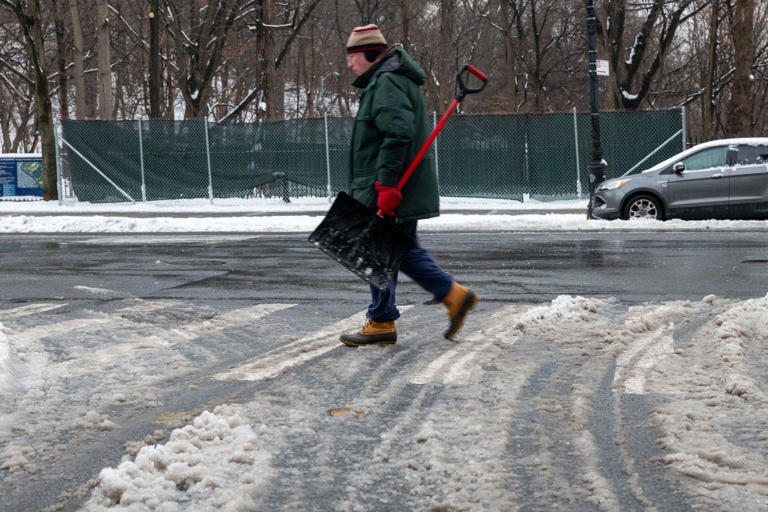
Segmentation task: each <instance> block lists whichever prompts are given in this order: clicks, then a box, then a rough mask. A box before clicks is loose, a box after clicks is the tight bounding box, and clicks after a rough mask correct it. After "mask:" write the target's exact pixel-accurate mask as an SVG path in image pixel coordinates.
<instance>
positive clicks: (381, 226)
mask: <svg viewBox="0 0 768 512" xmlns="http://www.w3.org/2000/svg"><path fill="white" fill-rule="evenodd" d="M465 72H469V73H472V74H473V75H474V76H475V77H477V78H478V79H479V80H480V81H481V84H480V85H479V86H478V87H467V86H466V85H464V80H463V79H462V74H463V73H465ZM457 82H458V84H459V92H458V94H457V95H456V98H454V100H453V101H452V102H451V104H450V106H449V107H448V109H447V110H446V111H445V114H443V117H442V118H441V119H440V122H438V123H437V126H435V129H434V130H432V133H430V134H429V137H427V140H426V141H425V142H424V145H423V146H422V147H421V149H420V150H419V152H418V154H417V155H416V157H415V158H414V159H413V161H412V162H411V163H410V165H409V166H408V168H407V169H406V171H405V172H404V173H403V175H402V177H401V178H400V181H399V182H398V183H397V188H398V190H402V189H403V186H404V185H405V183H406V182H407V181H408V178H410V177H411V174H413V171H414V170H416V167H417V166H418V165H419V163H420V162H421V159H422V158H424V155H425V154H426V153H427V151H428V150H429V147H430V146H431V145H432V142H433V141H434V140H435V137H437V134H438V133H440V131H441V130H442V129H443V126H445V123H446V121H448V118H449V117H451V114H453V112H454V111H455V110H456V107H457V106H458V105H459V103H461V100H463V99H464V96H466V95H467V94H472V93H476V92H480V91H482V90H483V88H484V87H485V84H486V83H487V82H488V79H487V78H486V76H485V75H484V74H483V73H482V72H480V71H479V70H478V69H477V68H474V67H472V66H470V65H467V64H465V65H464V67H462V68H461V70H460V71H459V73H458V75H457ZM309 241H310V242H311V243H313V244H315V245H316V246H317V247H318V248H319V249H320V250H321V251H323V252H324V253H326V254H327V255H328V256H330V257H331V258H332V259H335V260H336V261H338V262H339V263H341V264H342V265H343V266H345V267H346V268H348V269H349V270H351V271H352V272H354V273H355V274H357V275H358V276H359V277H360V278H361V279H363V280H364V281H367V282H368V283H370V284H371V285H373V286H375V287H376V288H378V289H379V290H385V289H386V288H387V286H388V285H389V282H390V281H391V280H392V274H394V271H395V269H396V268H398V267H399V266H400V263H401V262H402V261H403V258H404V257H405V255H406V254H407V253H408V251H410V250H411V248H413V245H414V243H415V242H414V241H413V239H412V238H411V237H409V236H408V235H406V234H405V233H403V232H402V231H401V230H400V227H399V226H398V225H397V223H396V222H394V221H393V220H392V219H390V218H387V217H383V216H380V215H378V214H377V212H375V211H374V210H372V209H370V208H368V207H367V206H365V205H364V204H362V203H360V202H359V201H357V200H356V199H354V198H353V197H352V196H350V195H349V194H346V193H344V192H340V193H339V195H338V196H336V200H335V201H334V202H333V204H332V205H331V208H330V210H328V214H327V215H326V216H325V218H324V219H323V221H322V222H321V223H320V225H318V226H317V228H316V229H315V230H314V231H313V232H312V234H310V235H309Z"/></svg>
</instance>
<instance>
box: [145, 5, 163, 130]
mask: <svg viewBox="0 0 768 512" xmlns="http://www.w3.org/2000/svg"><path fill="white" fill-rule="evenodd" d="M159 10H160V0H150V3H149V13H148V14H147V17H148V19H149V117H150V118H151V119H157V118H159V117H160V111H161V108H160V107H161V96H160V95H161V90H160V88H161V83H160V80H161V76H160V13H159Z"/></svg>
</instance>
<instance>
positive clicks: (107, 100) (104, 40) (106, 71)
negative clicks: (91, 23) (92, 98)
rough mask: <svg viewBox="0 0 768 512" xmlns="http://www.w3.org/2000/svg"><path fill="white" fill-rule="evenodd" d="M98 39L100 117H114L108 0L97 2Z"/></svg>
mask: <svg viewBox="0 0 768 512" xmlns="http://www.w3.org/2000/svg"><path fill="white" fill-rule="evenodd" d="M96 31H97V33H96V34H97V35H96V40H97V47H98V54H99V118H101V119H112V69H111V67H110V66H111V64H112V53H111V51H110V37H109V11H108V10H107V0H98V2H97V4H96Z"/></svg>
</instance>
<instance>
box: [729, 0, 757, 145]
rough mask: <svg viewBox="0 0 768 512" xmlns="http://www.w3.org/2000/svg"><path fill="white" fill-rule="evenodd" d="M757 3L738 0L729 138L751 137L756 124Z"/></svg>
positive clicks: (734, 29) (735, 17)
mask: <svg viewBox="0 0 768 512" xmlns="http://www.w3.org/2000/svg"><path fill="white" fill-rule="evenodd" d="M754 12H755V4H754V0H737V2H736V8H735V11H734V16H733V27H732V34H733V47H734V51H735V60H736V72H735V74H734V77H733V86H732V87H731V99H730V102H729V103H728V120H727V121H726V125H725V126H726V134H727V136H728V137H748V136H750V135H751V131H752V123H751V119H750V117H751V112H752V80H753V78H752V62H753V58H754V55H753V53H754V50H753V48H754V43H753V39H752V38H753V35H752V24H753V23H752V20H753V18H754Z"/></svg>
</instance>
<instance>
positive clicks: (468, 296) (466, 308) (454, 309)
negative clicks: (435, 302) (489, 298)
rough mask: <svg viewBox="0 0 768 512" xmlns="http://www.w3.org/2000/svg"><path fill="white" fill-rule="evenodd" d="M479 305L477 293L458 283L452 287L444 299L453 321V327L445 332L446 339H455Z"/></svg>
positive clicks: (454, 283) (449, 316)
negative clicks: (473, 309)
mask: <svg viewBox="0 0 768 512" xmlns="http://www.w3.org/2000/svg"><path fill="white" fill-rule="evenodd" d="M476 303H477V295H476V294H475V292H473V291H472V290H470V289H469V288H467V287H465V286H461V285H460V284H459V283H457V282H456V281H454V282H453V284H452V285H451V291H449V292H448V295H446V296H445V298H444V299H443V304H445V307H446V308H448V318H449V319H450V320H451V325H450V326H449V327H448V330H447V331H445V334H443V336H445V339H448V340H450V339H453V337H454V336H455V335H456V333H457V332H459V330H460V329H461V326H462V325H464V319H466V317H467V313H469V312H470V311H471V310H472V308H474V307H475V304H476Z"/></svg>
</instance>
